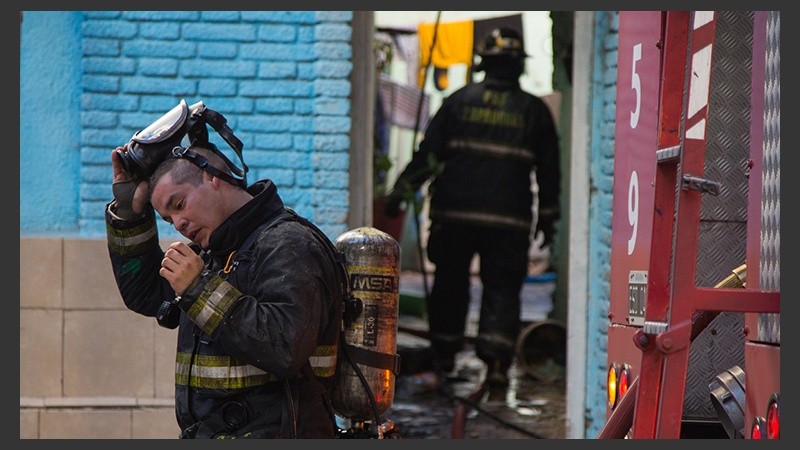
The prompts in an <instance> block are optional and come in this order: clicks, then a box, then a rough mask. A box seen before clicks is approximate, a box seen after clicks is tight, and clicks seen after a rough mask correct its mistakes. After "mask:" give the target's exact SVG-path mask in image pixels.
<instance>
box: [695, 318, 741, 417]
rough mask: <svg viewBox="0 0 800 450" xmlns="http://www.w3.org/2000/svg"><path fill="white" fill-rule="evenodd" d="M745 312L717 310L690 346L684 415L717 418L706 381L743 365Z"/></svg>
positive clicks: (710, 380) (709, 381) (708, 381)
mask: <svg viewBox="0 0 800 450" xmlns="http://www.w3.org/2000/svg"><path fill="white" fill-rule="evenodd" d="M743 326H744V314H742V313H730V312H724V313H720V315H719V316H717V317H716V319H714V320H713V321H711V324H709V326H708V327H707V328H706V329H705V331H704V332H703V333H701V334H700V336H698V337H697V338H696V339H695V340H694V341H693V342H692V346H691V348H690V349H689V360H690V367H691V369H690V370H689V371H688V373H687V376H686V395H685V397H684V400H683V417H684V419H690V420H692V419H694V420H701V419H717V418H718V417H719V416H718V415H717V413H716V411H715V410H714V406H713V405H712V404H711V400H710V397H709V388H708V384H709V383H711V382H712V381H713V380H714V377H715V376H717V375H718V374H719V373H721V372H723V371H725V370H727V369H729V368H731V367H733V366H737V365H738V366H740V367H744V365H743V362H744V333H742V327H743Z"/></svg>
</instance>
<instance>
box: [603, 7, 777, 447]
mask: <svg viewBox="0 0 800 450" xmlns="http://www.w3.org/2000/svg"><path fill="white" fill-rule="evenodd" d="M779 35H780V12H778V11H724V12H723V11H636V12H622V13H620V16H619V53H618V75H617V85H616V89H617V101H616V129H615V143H616V144H615V153H614V161H615V166H614V186H613V198H614V200H613V223H612V237H611V241H612V244H611V280H610V308H609V315H608V316H609V326H608V390H607V393H608V407H607V422H606V424H605V426H604V427H603V429H602V431H601V433H600V436H599V437H600V438H634V439H653V438H658V439H660V438H664V439H677V438H698V437H704V438H709V437H720V438H739V439H776V438H779V437H780V350H781V347H780V343H781V342H780V52H779V48H780V36H779Z"/></svg>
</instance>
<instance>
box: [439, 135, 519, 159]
mask: <svg viewBox="0 0 800 450" xmlns="http://www.w3.org/2000/svg"><path fill="white" fill-rule="evenodd" d="M448 145H449V147H450V148H455V149H460V150H468V151H471V152H473V153H479V154H483V155H490V156H503V157H505V156H511V157H513V158H517V159H521V160H523V161H533V154H532V153H531V152H530V151H528V150H527V149H525V148H522V147H512V146H510V145H503V144H497V143H492V142H476V141H467V140H465V139H453V140H451V141H450V142H449V143H448Z"/></svg>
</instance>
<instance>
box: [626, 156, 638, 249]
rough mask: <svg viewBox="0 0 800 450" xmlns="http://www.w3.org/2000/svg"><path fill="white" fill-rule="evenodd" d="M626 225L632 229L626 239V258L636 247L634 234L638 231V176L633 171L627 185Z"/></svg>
mask: <svg viewBox="0 0 800 450" xmlns="http://www.w3.org/2000/svg"><path fill="white" fill-rule="evenodd" d="M628 223H629V224H630V225H631V226H632V227H633V230H631V238H630V239H628V256H630V255H632V254H633V249H634V248H635V247H636V234H637V232H638V230H639V176H638V175H636V171H635V170H634V171H633V172H631V181H630V183H629V184H628Z"/></svg>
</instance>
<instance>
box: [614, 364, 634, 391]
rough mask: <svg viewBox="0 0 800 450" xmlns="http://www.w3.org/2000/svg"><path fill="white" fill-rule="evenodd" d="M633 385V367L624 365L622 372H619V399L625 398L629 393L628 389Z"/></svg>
mask: <svg viewBox="0 0 800 450" xmlns="http://www.w3.org/2000/svg"><path fill="white" fill-rule="evenodd" d="M630 384H631V366H629V365H627V364H623V365H622V370H621V371H620V372H619V386H617V389H619V398H622V397H624V396H625V393H626V392H628V387H629V386H630Z"/></svg>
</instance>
